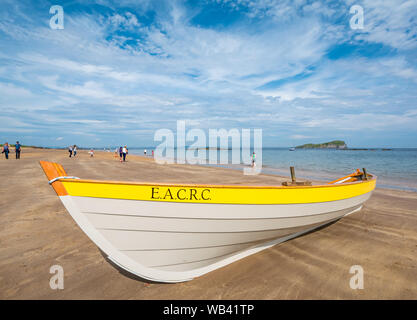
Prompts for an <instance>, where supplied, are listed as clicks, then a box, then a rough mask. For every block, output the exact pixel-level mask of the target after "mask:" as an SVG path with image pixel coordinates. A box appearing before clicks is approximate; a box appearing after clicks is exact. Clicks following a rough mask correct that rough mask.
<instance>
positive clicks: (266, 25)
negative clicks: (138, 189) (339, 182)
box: [0, 0, 417, 147]
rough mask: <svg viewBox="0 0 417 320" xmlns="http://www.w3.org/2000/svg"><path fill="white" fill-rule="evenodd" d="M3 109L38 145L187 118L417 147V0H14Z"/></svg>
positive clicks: (131, 132)
mask: <svg viewBox="0 0 417 320" xmlns="http://www.w3.org/2000/svg"><path fill="white" fill-rule="evenodd" d="M355 4H356V5H360V6H362V8H363V13H364V28H363V29H352V28H351V27H350V20H351V18H352V16H353V14H351V13H350V12H349V10H350V8H351V6H352V5H355ZM52 5H61V6H62V7H63V9H64V29H62V30H57V29H51V27H50V19H51V17H52V16H53V14H50V12H49V10H50V7H51V6H52ZM0 111H1V113H0V121H1V126H0V139H1V140H2V141H1V142H4V141H8V142H12V143H13V142H14V141H16V139H18V140H20V141H21V142H22V143H24V144H28V145H43V146H66V145H69V144H74V143H75V144H78V145H80V146H97V147H98V146H113V145H119V144H128V145H130V146H152V145H156V144H158V143H155V142H154V134H155V131H156V130H158V129H162V128H168V129H173V130H175V128H176V120H185V121H186V127H187V129H191V128H202V129H205V130H207V129H208V128H213V129H216V128H225V129H232V128H238V129H242V128H262V129H263V144H264V146H292V145H298V144H302V143H307V142H323V141H328V140H333V139H342V140H345V141H346V142H347V143H348V145H349V146H351V147H354V146H356V147H372V146H376V147H417V1H415V0H405V1H399V0H398V1H388V0H387V1H383V0H364V1H350V0H345V1H307V0H276V1H275V0H259V1H250V0H200V1H158V0H153V1H152V0H143V1H140V0H118V1H116V0H114V1H112V0H95V1H93V0H89V1H55V2H50V1H43V0H39V1H30V0H28V1H15V0H1V1H0Z"/></svg>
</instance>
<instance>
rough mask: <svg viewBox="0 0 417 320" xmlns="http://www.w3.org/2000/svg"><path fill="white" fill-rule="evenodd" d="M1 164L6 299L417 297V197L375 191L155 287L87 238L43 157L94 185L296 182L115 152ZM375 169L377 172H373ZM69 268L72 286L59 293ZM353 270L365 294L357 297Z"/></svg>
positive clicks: (1, 268) (41, 152) (1, 262)
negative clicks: (307, 225) (318, 221)
mask: <svg viewBox="0 0 417 320" xmlns="http://www.w3.org/2000/svg"><path fill="white" fill-rule="evenodd" d="M13 156H14V155H13V154H11V157H10V159H9V160H7V161H6V160H5V159H4V157H3V156H2V158H1V160H0V174H1V176H2V177H3V178H2V179H1V181H0V191H1V195H2V197H1V199H0V299H416V298H417V193H414V192H409V191H398V190H389V189H380V188H377V189H376V190H375V192H374V194H373V196H372V197H371V199H370V200H369V201H367V202H366V203H365V205H364V207H363V209H362V210H361V211H359V212H356V213H354V214H351V215H349V216H347V217H344V218H343V219H341V220H339V221H337V222H335V223H333V224H331V225H328V226H326V227H324V228H321V229H319V230H317V231H315V232H312V233H309V234H306V235H304V236H301V237H298V238H296V239H293V240H290V241H288V242H284V243H281V244H279V245H276V246H274V247H272V248H270V249H267V250H264V251H262V252H260V253H257V254H255V255H252V256H250V257H247V258H245V259H243V260H240V261H237V262H235V263H232V264H231V265H228V266H226V267H224V268H221V269H219V270H216V271H213V272H211V273H209V274H206V275H204V276H202V277H200V278H197V279H194V280H192V281H190V282H186V283H179V284H160V283H147V282H146V281H144V280H141V279H138V278H135V277H133V276H130V275H127V274H124V273H121V272H120V271H119V270H118V269H117V268H115V267H114V266H112V265H111V264H110V263H109V262H108V261H107V260H106V259H105V258H104V257H103V255H102V254H101V252H100V250H99V249H98V248H97V247H96V245H95V244H94V243H93V242H92V241H91V240H90V239H89V238H88V237H87V236H86V235H85V234H84V233H83V232H82V231H81V229H80V228H79V227H78V226H77V225H76V223H75V222H74V220H73V219H72V218H71V216H70V215H69V213H68V212H67V211H66V209H65V208H64V206H63V205H62V203H61V201H60V200H59V198H58V197H57V196H56V194H55V192H54V190H53V188H51V187H50V186H49V185H48V182H47V179H46V177H45V175H44V173H43V171H42V169H41V167H40V166H39V160H48V161H55V162H59V163H61V164H62V165H63V166H64V168H65V170H66V171H67V173H68V174H69V175H74V176H79V177H82V178H90V179H106V180H127V181H144V182H184V183H207V184H253V185H274V184H275V185H277V184H278V185H280V184H281V182H282V181H284V180H288V177H286V178H284V177H278V176H272V175H263V174H261V175H258V176H245V175H243V174H242V172H240V171H237V170H230V169H223V168H214V167H203V166H190V165H158V164H156V163H155V162H154V161H153V160H152V159H150V158H144V157H141V156H132V155H129V156H128V162H126V163H120V162H119V161H118V159H117V158H115V157H114V153H112V152H96V154H95V156H94V158H90V157H89V155H88V153H87V151H85V150H80V151H79V153H78V154H77V157H76V158H69V157H68V152H67V151H66V150H46V149H30V148H26V149H23V152H22V156H21V157H22V159H21V160H15V159H14V158H13ZM369 170H370V171H371V168H369ZM56 264H57V265H61V266H62V267H63V268H64V273H65V278H64V279H65V288H64V289H63V290H52V289H51V288H50V286H49V279H50V277H51V276H52V275H51V274H50V273H49V269H50V267H51V266H52V265H56ZM352 265H361V266H362V267H363V269H364V289H363V290H352V289H351V288H350V286H349V280H350V278H351V276H352V274H350V273H349V269H350V267H351V266H352Z"/></svg>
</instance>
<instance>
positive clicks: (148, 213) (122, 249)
mask: <svg viewBox="0 0 417 320" xmlns="http://www.w3.org/2000/svg"><path fill="white" fill-rule="evenodd" d="M40 164H41V166H42V168H43V170H44V171H45V174H46V176H47V177H48V179H49V181H50V184H51V185H52V187H53V188H54V190H55V191H56V193H57V194H58V196H59V197H60V199H61V201H62V203H63V204H64V206H65V207H66V209H67V210H68V212H69V213H70V214H71V216H72V217H73V219H74V220H75V221H76V223H77V224H78V225H79V226H80V228H81V229H82V230H83V231H84V232H85V233H86V234H87V235H88V236H89V238H90V239H91V240H92V241H93V242H94V243H95V244H96V245H97V246H98V247H99V248H100V249H101V250H102V251H103V252H104V253H105V254H106V255H107V256H108V258H109V259H110V260H111V261H113V262H114V263H115V264H116V265H118V266H119V267H121V268H122V269H124V270H127V271H128V272H130V273H133V274H135V275H137V276H139V277H142V278H145V279H149V280H153V281H159V282H181V281H187V280H191V279H193V278H195V277H198V276H201V275H203V274H205V273H207V272H210V271H212V270H215V269H217V268H220V267H223V266H225V265H227V264H229V263H232V262H234V261H236V260H239V259H242V258H244V257H246V256H248V255H251V254H253V253H256V252H259V251H261V250H264V249H266V248H269V247H271V246H273V245H275V244H277V243H280V242H283V241H286V240H288V239H291V238H294V237H296V236H299V235H301V234H303V233H306V232H309V231H311V230H314V229H316V228H318V227H320V226H322V225H325V224H328V223H330V222H332V221H335V220H337V219H340V218H341V217H343V216H345V215H348V214H350V213H352V212H355V211H358V210H360V209H361V207H362V205H363V203H364V202H365V201H366V200H367V199H369V197H370V196H371V193H372V191H373V190H374V188H375V184H376V177H375V176H372V175H370V174H366V172H365V174H364V173H363V172H360V171H359V170H358V171H357V172H355V173H353V174H351V175H348V176H346V177H343V178H340V179H338V180H335V181H332V182H330V183H329V184H325V185H313V186H311V185H305V186H304V185H301V186H299V185H295V186H291V185H289V186H220V185H189V184H161V183H158V184H156V183H132V182H114V181H113V182H112V181H96V180H84V179H79V178H77V177H71V176H67V174H66V172H65V170H64V169H63V168H62V166H61V165H59V164H57V163H52V162H46V161H41V162H40Z"/></svg>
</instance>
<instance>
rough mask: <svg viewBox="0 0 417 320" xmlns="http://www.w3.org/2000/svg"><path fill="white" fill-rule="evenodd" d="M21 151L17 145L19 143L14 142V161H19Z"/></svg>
mask: <svg viewBox="0 0 417 320" xmlns="http://www.w3.org/2000/svg"><path fill="white" fill-rule="evenodd" d="M21 150H22V147H21V145H20V143H19V141H16V144H15V145H14V151H16V159H20V151H21Z"/></svg>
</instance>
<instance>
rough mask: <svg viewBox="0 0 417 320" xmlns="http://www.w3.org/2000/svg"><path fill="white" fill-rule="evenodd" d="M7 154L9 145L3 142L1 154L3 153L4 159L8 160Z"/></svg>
mask: <svg viewBox="0 0 417 320" xmlns="http://www.w3.org/2000/svg"><path fill="white" fill-rule="evenodd" d="M9 152H10V148H9V144H8V143H7V142H5V143H4V145H3V151H2V152H1V153H4V155H5V156H6V159H9Z"/></svg>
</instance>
